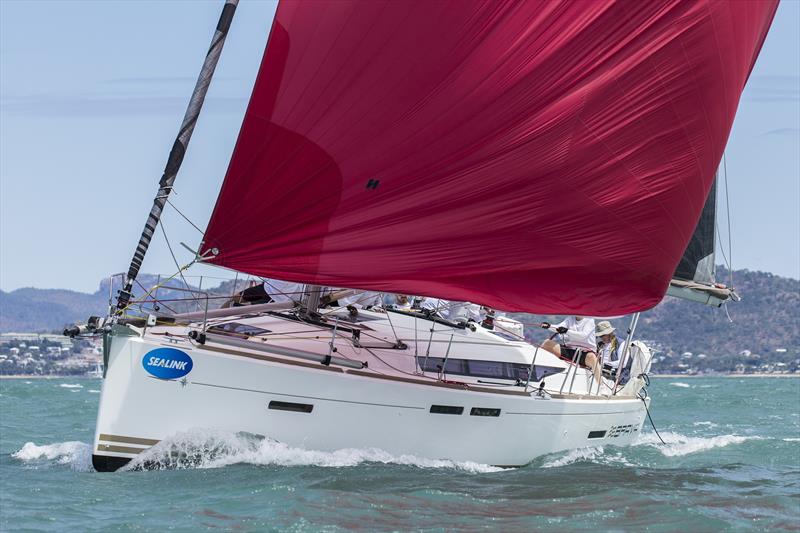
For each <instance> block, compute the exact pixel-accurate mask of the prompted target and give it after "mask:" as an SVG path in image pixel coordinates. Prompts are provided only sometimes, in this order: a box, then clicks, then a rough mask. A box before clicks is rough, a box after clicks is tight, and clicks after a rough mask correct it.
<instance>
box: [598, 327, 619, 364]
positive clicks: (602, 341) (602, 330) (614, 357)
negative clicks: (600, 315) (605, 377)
mask: <svg viewBox="0 0 800 533" xmlns="http://www.w3.org/2000/svg"><path fill="white" fill-rule="evenodd" d="M616 331H617V328H615V327H614V326H612V325H611V322H609V321H608V320H601V321H600V322H598V323H597V328H596V329H595V336H596V337H597V353H598V355H599V356H600V362H601V363H602V365H603V366H604V367H605V368H607V369H610V370H614V371H615V370H616V369H617V368H618V367H619V363H620V359H622V355H623V354H624V353H625V341H620V340H619V338H618V337H617V333H616Z"/></svg>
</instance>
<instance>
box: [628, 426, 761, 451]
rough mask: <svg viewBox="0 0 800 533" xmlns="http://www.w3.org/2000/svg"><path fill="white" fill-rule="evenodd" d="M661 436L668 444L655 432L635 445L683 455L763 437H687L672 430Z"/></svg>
mask: <svg viewBox="0 0 800 533" xmlns="http://www.w3.org/2000/svg"><path fill="white" fill-rule="evenodd" d="M661 437H662V438H663V439H664V441H665V442H666V444H661V441H660V440H659V439H658V437H657V436H656V435H655V434H654V433H643V434H642V435H641V436H640V437H639V440H637V441H636V442H635V443H634V446H641V445H646V446H652V447H654V448H656V449H657V450H658V451H659V452H661V453H662V454H663V455H664V456H665V457H681V456H683V455H689V454H692V453H698V452H704V451H707V450H711V449H713V448H723V447H725V446H730V445H731V444H741V443H743V442H745V441H748V440H758V439H760V438H761V437H744V436H741V435H717V436H714V437H687V436H686V435H681V434H680V433H674V432H672V431H662V432H661Z"/></svg>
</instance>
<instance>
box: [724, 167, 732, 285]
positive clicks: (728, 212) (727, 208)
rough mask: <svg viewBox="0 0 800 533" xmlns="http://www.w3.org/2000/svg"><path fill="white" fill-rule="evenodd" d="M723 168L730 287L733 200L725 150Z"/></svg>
mask: <svg viewBox="0 0 800 533" xmlns="http://www.w3.org/2000/svg"><path fill="white" fill-rule="evenodd" d="M722 168H723V170H724V174H725V211H726V215H725V217H726V219H727V221H728V255H729V256H730V261H729V262H728V275H729V278H730V287H733V244H732V237H731V200H730V196H729V194H728V189H729V188H728V157H727V155H726V154H725V152H722Z"/></svg>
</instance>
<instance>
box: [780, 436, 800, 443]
mask: <svg viewBox="0 0 800 533" xmlns="http://www.w3.org/2000/svg"><path fill="white" fill-rule="evenodd" d="M783 440H784V442H800V438H797V437H788V438H786V439H783Z"/></svg>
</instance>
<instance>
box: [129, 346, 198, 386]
mask: <svg viewBox="0 0 800 533" xmlns="http://www.w3.org/2000/svg"><path fill="white" fill-rule="evenodd" d="M142 366H143V367H144V369H145V370H146V371H147V372H148V373H149V374H151V375H153V376H155V377H157V378H160V379H177V378H180V377H183V376H185V375H186V374H188V373H189V372H191V371H192V366H194V363H193V362H192V358H191V357H189V354H187V353H186V352H182V351H181V350H177V349H175V348H156V349H155V350H150V351H149V352H147V353H146V354H144V358H143V359H142Z"/></svg>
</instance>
